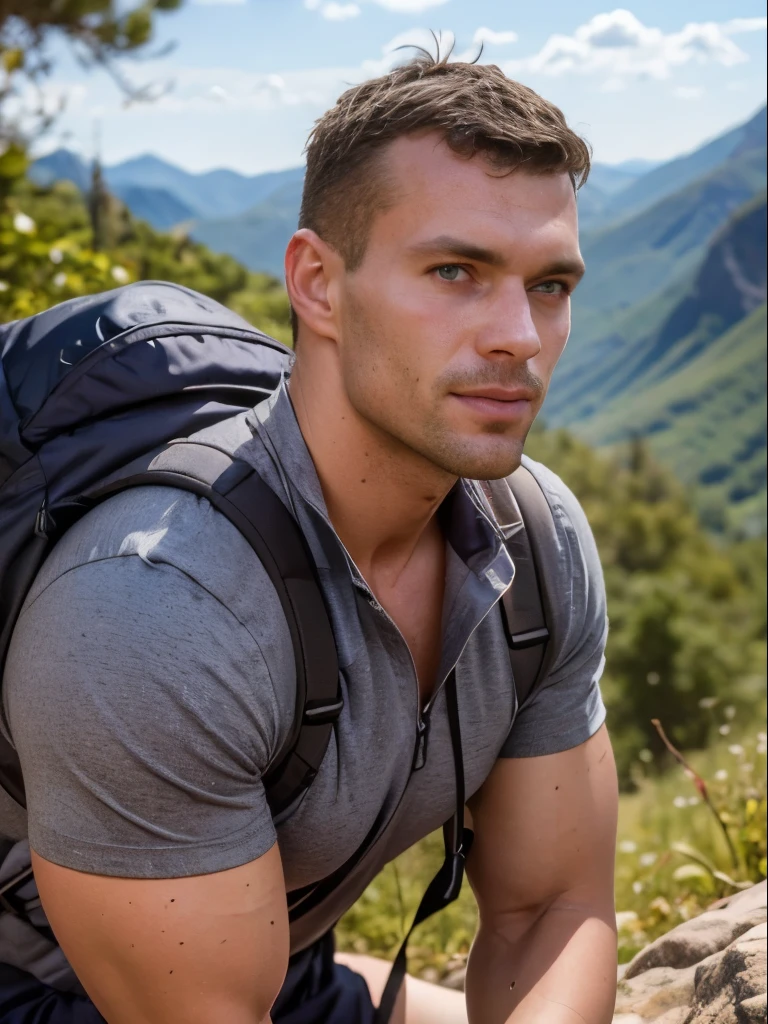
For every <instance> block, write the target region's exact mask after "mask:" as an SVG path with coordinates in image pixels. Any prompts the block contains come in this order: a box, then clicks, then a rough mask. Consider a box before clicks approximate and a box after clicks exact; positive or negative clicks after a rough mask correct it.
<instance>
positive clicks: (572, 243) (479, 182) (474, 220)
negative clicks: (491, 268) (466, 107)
mask: <svg viewBox="0 0 768 1024" xmlns="http://www.w3.org/2000/svg"><path fill="white" fill-rule="evenodd" d="M383 170H384V172H385V174H386V178H387V181H388V184H389V186H390V188H392V190H393V201H392V203H391V205H390V206H388V208H387V209H386V211H385V212H384V213H382V214H379V215H378V216H377V217H376V218H375V220H374V222H373V224H372V225H371V236H370V237H371V240H374V239H375V237H376V236H377V235H378V236H379V239H381V240H384V239H389V240H391V241H404V242H409V243H411V242H412V243H415V244H418V241H419V240H420V238H422V237H429V236H430V235H434V234H446V233H451V234H454V233H455V231H461V232H463V233H464V234H466V233H467V232H471V234H472V236H473V240H477V236H478V235H479V234H482V235H483V238H484V242H493V243H494V244H496V245H500V246H505V245H509V244H512V243H514V244H515V245H519V243H520V241H521V239H523V238H526V237H527V238H528V240H529V242H530V244H531V245H534V244H537V243H540V244H542V245H547V244H549V243H551V244H558V245H559V246H560V247H563V246H565V247H567V248H568V249H569V250H571V249H575V250H577V249H578V221H577V214H576V197H575V195H574V191H573V185H572V183H571V179H570V177H569V175H568V174H566V173H562V174H532V173H529V172H526V171H519V170H518V171H512V172H509V171H503V170H502V171H499V170H497V169H495V168H494V167H493V166H492V165H491V164H489V162H488V161H487V160H486V159H484V158H483V156H482V154H481V153H478V154H477V156H475V157H473V158H472V159H466V158H465V157H462V156H459V155H457V154H456V153H454V152H453V151H452V150H451V149H450V147H449V146H448V145H447V143H445V142H444V141H443V139H442V138H441V137H440V135H438V134H437V133H429V134H425V135H420V136H405V137H403V138H400V139H396V140H395V141H394V142H393V143H391V145H390V146H388V147H387V150H386V152H385V154H384V155H383Z"/></svg>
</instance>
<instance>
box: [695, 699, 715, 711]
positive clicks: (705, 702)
mask: <svg viewBox="0 0 768 1024" xmlns="http://www.w3.org/2000/svg"><path fill="white" fill-rule="evenodd" d="M719 703H720V698H719V697H702V698H701V700H700V701H699V707H700V708H704V709H705V710H707V709H709V708H715V707H717V705H718V704H719Z"/></svg>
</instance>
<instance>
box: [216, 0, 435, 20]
mask: <svg viewBox="0 0 768 1024" xmlns="http://www.w3.org/2000/svg"><path fill="white" fill-rule="evenodd" d="M213 2H214V3H215V2H216V0H213ZM224 2H225V3H226V2H228V0H224ZM234 2H235V3H238V2H240V0H234ZM367 2H368V3H373V4H376V5H377V6H378V7H384V8H385V9H386V10H388V11H394V12H395V13H397V14H422V13H423V12H424V11H427V10H429V9H430V8H431V7H440V6H441V5H442V4H445V3H448V0H367ZM304 6H305V7H306V8H307V10H309V11H320V13H321V14H322V15H323V16H324V17H326V18H330V19H331V20H335V21H341V20H343V19H344V18H354V17H356V16H357V15H358V14H360V7H359V5H358V4H356V3H344V4H342V3H337V2H336V0H330V2H329V0H304ZM351 8H356V10H355V11H354V13H344V14H340V13H339V12H340V11H349V10H350V9H351ZM329 11H330V12H332V13H329Z"/></svg>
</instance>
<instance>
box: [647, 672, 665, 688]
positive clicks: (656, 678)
mask: <svg viewBox="0 0 768 1024" xmlns="http://www.w3.org/2000/svg"><path fill="white" fill-rule="evenodd" d="M645 681H646V682H647V683H648V685H649V686H658V685H659V683H660V682H661V676H660V675H659V673H658V672H649V673H648V675H647V676H646V677H645Z"/></svg>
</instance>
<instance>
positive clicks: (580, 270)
mask: <svg viewBox="0 0 768 1024" xmlns="http://www.w3.org/2000/svg"><path fill="white" fill-rule="evenodd" d="M410 251H411V252H412V253H414V254H416V255H418V254H421V255H429V254H434V255H438V254H440V255H443V254H446V255H451V256H459V257H461V258H462V259H466V260H472V261H473V262H475V263H485V264H486V265H488V266H490V267H503V266H504V265H505V264H506V263H507V260H506V258H505V257H504V256H502V254H501V253H500V252H497V251H496V250H495V249H486V248H485V247H484V246H481V245H475V244H474V243H472V242H467V241H465V240H464V239H462V238H454V237H453V236H452V235H438V236H437V237H436V238H430V239H428V240H427V241H426V242H418V243H417V244H416V245H413V246H411V248H410ZM585 269H586V268H585V266H584V262H583V261H582V260H580V259H576V258H574V259H571V258H569V257H566V258H564V259H559V260H555V261H554V262H553V263H549V264H548V265H547V266H546V267H543V268H542V269H541V270H540V271H539V273H537V274H536V277H552V276H556V275H566V276H569V277H575V278H581V277H583V276H584V271H585Z"/></svg>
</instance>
